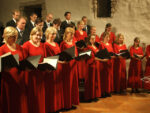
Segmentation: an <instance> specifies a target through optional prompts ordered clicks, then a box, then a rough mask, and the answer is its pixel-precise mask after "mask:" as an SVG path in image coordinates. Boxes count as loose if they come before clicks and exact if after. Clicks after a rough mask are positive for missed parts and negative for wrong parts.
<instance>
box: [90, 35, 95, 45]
mask: <svg viewBox="0 0 150 113" xmlns="http://www.w3.org/2000/svg"><path fill="white" fill-rule="evenodd" d="M90 42H91V44H94V43H95V36H92V37H91V38H90Z"/></svg>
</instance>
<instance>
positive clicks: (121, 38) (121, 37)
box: [118, 36, 124, 44]
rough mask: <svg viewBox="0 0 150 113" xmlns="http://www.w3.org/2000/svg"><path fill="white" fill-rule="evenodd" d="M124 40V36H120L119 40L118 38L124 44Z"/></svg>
mask: <svg viewBox="0 0 150 113" xmlns="http://www.w3.org/2000/svg"><path fill="white" fill-rule="evenodd" d="M123 41H124V38H123V36H120V37H119V40H118V42H119V44H123Z"/></svg>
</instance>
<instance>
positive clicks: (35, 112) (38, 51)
mask: <svg viewBox="0 0 150 113" xmlns="http://www.w3.org/2000/svg"><path fill="white" fill-rule="evenodd" d="M42 34H43V33H42V29H41V28H39V27H34V28H33V29H32V31H31V33H30V40H29V41H27V42H25V43H24V44H23V49H24V50H25V54H26V56H27V57H30V56H37V55H41V58H40V61H39V63H41V62H42V61H43V58H44V44H43V43H41V42H40V41H41V37H42ZM44 74H45V73H44V72H42V71H40V70H38V69H35V70H32V71H29V72H28V73H27V75H26V76H28V80H29V81H28V102H29V110H30V111H29V112H31V113H45V87H44V77H45V76H44Z"/></svg>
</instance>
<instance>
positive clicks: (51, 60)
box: [38, 56, 59, 70]
mask: <svg viewBox="0 0 150 113" xmlns="http://www.w3.org/2000/svg"><path fill="white" fill-rule="evenodd" d="M58 60H59V56H50V57H47V58H44V60H43V62H42V63H40V64H39V65H38V69H40V70H46V69H47V70H56V69H57V63H58Z"/></svg>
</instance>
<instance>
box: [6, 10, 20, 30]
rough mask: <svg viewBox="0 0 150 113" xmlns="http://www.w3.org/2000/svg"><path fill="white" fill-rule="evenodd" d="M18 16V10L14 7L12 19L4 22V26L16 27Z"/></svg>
mask: <svg viewBox="0 0 150 113" xmlns="http://www.w3.org/2000/svg"><path fill="white" fill-rule="evenodd" d="M19 17H20V11H19V10H17V9H14V10H13V11H12V19H11V20H10V21H8V22H7V23H6V27H8V26H12V27H16V26H17V20H18V19H19Z"/></svg>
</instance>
